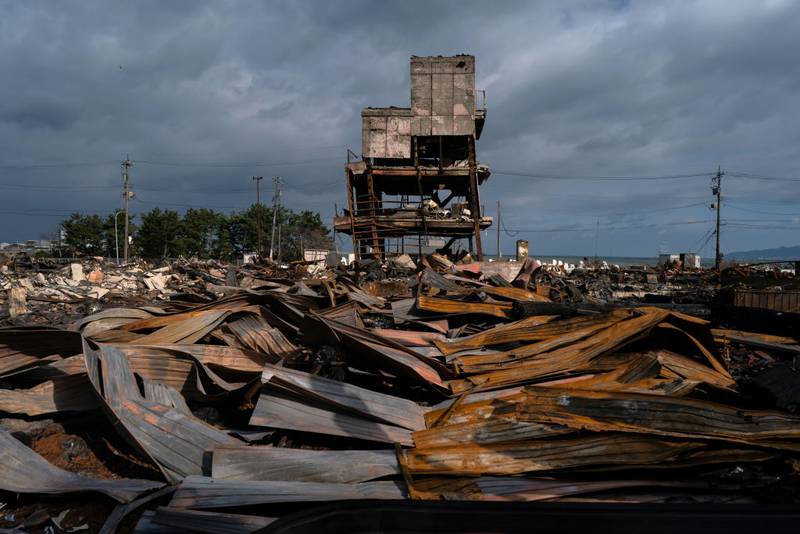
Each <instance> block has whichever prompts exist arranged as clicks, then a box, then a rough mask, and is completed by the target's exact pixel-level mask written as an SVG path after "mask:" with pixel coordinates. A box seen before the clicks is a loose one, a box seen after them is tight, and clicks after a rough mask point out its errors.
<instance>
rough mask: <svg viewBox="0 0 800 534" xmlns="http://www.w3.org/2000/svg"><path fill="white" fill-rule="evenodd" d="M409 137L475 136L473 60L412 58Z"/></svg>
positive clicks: (470, 57) (457, 57)
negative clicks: (411, 118) (411, 117)
mask: <svg viewBox="0 0 800 534" xmlns="http://www.w3.org/2000/svg"><path fill="white" fill-rule="evenodd" d="M411 113H412V115H413V120H412V122H411V135H414V136H430V135H475V57H474V56H452V57H438V56H435V57H417V56H413V57H412V58H411Z"/></svg>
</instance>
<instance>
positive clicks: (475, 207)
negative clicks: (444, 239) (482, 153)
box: [467, 135, 499, 261]
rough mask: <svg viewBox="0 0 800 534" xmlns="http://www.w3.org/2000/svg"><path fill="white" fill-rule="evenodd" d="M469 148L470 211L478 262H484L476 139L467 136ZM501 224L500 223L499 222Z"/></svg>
mask: <svg viewBox="0 0 800 534" xmlns="http://www.w3.org/2000/svg"><path fill="white" fill-rule="evenodd" d="M467 147H468V157H469V196H470V209H471V210H472V221H473V224H474V226H475V228H474V235H475V248H476V252H477V255H478V261H483V245H482V243H481V199H480V192H479V191H478V173H477V170H476V165H477V162H476V161H475V160H476V157H477V156H476V155H475V138H474V137H473V136H471V135H470V136H467ZM497 224H499V221H498V222H497Z"/></svg>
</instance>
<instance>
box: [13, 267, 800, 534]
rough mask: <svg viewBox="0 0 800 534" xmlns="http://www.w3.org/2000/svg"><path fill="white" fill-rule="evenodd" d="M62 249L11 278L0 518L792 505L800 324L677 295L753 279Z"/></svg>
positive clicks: (95, 525) (17, 524)
mask: <svg viewBox="0 0 800 534" xmlns="http://www.w3.org/2000/svg"><path fill="white" fill-rule="evenodd" d="M51 267H52V268H48V269H43V268H40V267H37V266H36V265H33V264H30V263H29V264H17V265H15V264H13V263H12V264H6V265H5V267H4V268H3V271H2V274H1V275H0V276H1V277H2V278H0V283H2V287H3V289H4V290H5V291H4V293H5V295H6V296H5V308H4V309H10V308H14V313H7V314H6V315H5V316H3V318H2V321H3V325H4V326H3V328H0V412H2V414H1V415H2V418H0V441H1V442H2V444H0V446H2V448H3V451H4V454H3V455H2V456H1V457H0V464H2V465H0V490H2V493H0V503H2V504H0V506H2V509H0V527H2V528H9V529H12V528H18V529H21V530H24V531H33V532H36V531H45V530H46V529H48V528H49V529H50V530H49V531H53V529H57V530H58V531H67V532H70V531H74V530H80V529H84V530H89V531H92V532H94V531H100V532H113V531H115V530H116V529H119V530H122V531H134V532H174V531H176V529H177V528H184V529H189V530H191V531H201V532H218V531H220V529H225V528H227V529H233V530H236V531H244V532H247V531H250V532H254V531H257V530H259V529H263V528H265V527H267V528H268V526H269V525H270V524H271V523H272V522H274V521H275V520H276V519H277V518H280V517H282V516H285V515H286V514H288V513H289V512H292V511H296V510H298V509H302V508H307V507H312V506H315V505H317V504H319V503H324V502H331V501H341V500H361V499H380V500H396V501H400V500H470V501H547V502H551V501H559V502H588V503H592V502H605V501H608V500H613V501H615V502H649V503H653V502H713V503H758V502H765V501H770V502H776V501H778V502H790V503H796V502H797V500H798V492H797V488H800V486H798V481H800V478H798V469H797V466H798V465H800V464H798V450H799V448H800V414H798V413H797V411H798V406H800V402H798V398H797V393H796V392H797V391H798V389H800V388H797V387H796V386H797V371H796V370H795V369H796V358H797V356H798V354H800V343H799V342H798V339H797V338H796V335H795V336H793V335H787V334H779V333H774V332H770V331H769V330H768V329H767V330H764V329H762V330H759V331H756V332H754V331H753V330H748V328H747V327H746V325H743V324H741V323H736V322H731V321H728V320H727V319H725V318H724V317H723V318H720V317H716V316H714V315H713V314H711V313H710V311H709V313H703V314H701V315H702V317H701V316H698V315H696V314H692V313H686V312H687V306H689V307H691V306H690V305H693V306H702V307H703V308H704V309H706V310H712V309H714V302H715V300H714V299H718V298H721V297H719V295H724V294H725V291H724V289H726V288H725V287H724V286H722V285H721V284H722V283H723V282H724V281H725V280H726V279H727V278H726V277H727V276H729V275H734V274H735V275H736V277H737V280H736V282H735V284H737V285H736V288H741V287H742V286H744V285H746V281H747V279H748V277H747V276H744V281H743V280H742V272H739V273H738V274H736V273H726V272H723V273H722V276H718V275H717V274H716V273H715V272H714V271H705V270H699V271H698V270H693V271H690V270H676V269H672V270H670V269H661V270H653V269H621V268H615V267H614V266H610V267H607V268H606V267H604V266H602V265H594V266H591V265H585V266H582V267H576V268H574V269H569V272H567V270H568V269H566V268H565V267H564V266H563V265H560V266H559V265H558V264H556V265H553V264H542V263H540V262H538V261H536V260H535V259H533V258H529V259H527V260H526V261H525V262H520V263H519V264H518V269H517V271H518V272H517V273H516V274H515V275H514V276H512V277H510V278H504V277H503V276H501V275H500V274H497V273H496V272H490V271H491V267H492V264H491V263H475V262H470V261H469V258H463V259H462V261H456V262H454V261H452V260H451V259H448V258H446V257H444V256H441V255H438V254H432V255H429V256H426V257H423V258H422V260H421V261H419V262H415V261H414V260H412V259H411V258H410V257H407V256H406V257H395V258H392V259H390V260H387V261H379V260H376V259H367V260H362V261H360V262H356V263H354V264H352V265H350V266H344V265H337V266H331V267H327V268H323V267H322V266H314V267H315V268H313V269H310V265H308V264H306V263H304V262H296V263H294V264H291V265H284V266H278V265H275V264H272V263H269V262H263V263H256V264H248V265H242V266H235V265H229V264H224V263H221V262H216V261H206V262H201V261H190V260H179V261H174V262H170V263H166V264H164V265H148V264H145V263H133V264H129V265H123V266H116V265H113V264H111V263H107V262H104V261H102V260H100V259H87V260H85V261H83V262H74V263H72V264H66V265H63V266H60V265H55V266H51ZM309 272H313V273H314V274H313V275H312V274H309ZM745 274H746V273H745ZM758 276H762V275H761V274H759V275H758ZM765 277H766V278H769V277H770V275H765ZM776 278H777V279H779V280H780V283H781V284H783V285H785V286H786V287H787V288H789V289H783V291H787V290H790V288H791V287H793V284H794V278H793V277H791V276H788V275H781V276H776ZM764 287H766V286H764ZM764 287H762V288H761V289H764ZM736 288H733V287H728V288H727V289H730V290H734V289H736ZM20 289H21V290H22V291H20ZM20 294H22V295H23V297H20V296H19V295H20ZM648 295H654V296H650V297H648ZM689 295H694V297H693V300H691V301H690V300H689V298H688V296H689ZM86 493H90V494H92V497H91V504H89V505H87V503H86V502H85V501H83V500H81V498H80V496H81V495H82V494H86Z"/></svg>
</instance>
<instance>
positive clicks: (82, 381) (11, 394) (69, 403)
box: [0, 374, 100, 416]
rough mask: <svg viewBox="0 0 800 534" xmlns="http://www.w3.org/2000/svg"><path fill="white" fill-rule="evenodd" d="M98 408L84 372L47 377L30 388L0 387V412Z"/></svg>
mask: <svg viewBox="0 0 800 534" xmlns="http://www.w3.org/2000/svg"><path fill="white" fill-rule="evenodd" d="M99 407H100V403H99V402H98V401H97V396H96V395H95V394H94V392H93V391H92V386H91V384H90V383H89V380H88V379H87V378H86V374H78V375H71V376H65V377H61V378H57V379H54V380H48V381H46V382H42V383H41V384H38V385H36V386H34V387H32V388H30V389H0V412H6V413H14V414H25V415H29V416H37V415H47V414H53V413H59V412H84V411H87V410H94V409H96V408H99Z"/></svg>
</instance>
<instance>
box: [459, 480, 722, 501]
mask: <svg viewBox="0 0 800 534" xmlns="http://www.w3.org/2000/svg"><path fill="white" fill-rule="evenodd" d="M474 484H475V486H476V489H477V490H478V491H479V492H480V499H481V500H488V501H501V500H509V501H549V500H557V499H561V498H563V497H570V496H575V495H584V494H587V493H596V492H600V491H609V490H621V489H645V488H694V489H706V488H708V487H709V485H708V483H707V482H704V481H701V480H695V481H688V480H664V479H657V478H653V479H625V478H623V479H611V480H575V479H573V480H570V479H566V480H560V479H559V480H556V479H545V478H522V477H479V478H477V479H475V481H474Z"/></svg>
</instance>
